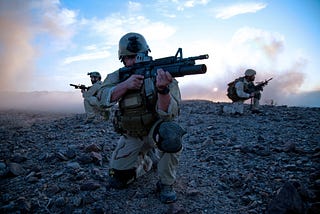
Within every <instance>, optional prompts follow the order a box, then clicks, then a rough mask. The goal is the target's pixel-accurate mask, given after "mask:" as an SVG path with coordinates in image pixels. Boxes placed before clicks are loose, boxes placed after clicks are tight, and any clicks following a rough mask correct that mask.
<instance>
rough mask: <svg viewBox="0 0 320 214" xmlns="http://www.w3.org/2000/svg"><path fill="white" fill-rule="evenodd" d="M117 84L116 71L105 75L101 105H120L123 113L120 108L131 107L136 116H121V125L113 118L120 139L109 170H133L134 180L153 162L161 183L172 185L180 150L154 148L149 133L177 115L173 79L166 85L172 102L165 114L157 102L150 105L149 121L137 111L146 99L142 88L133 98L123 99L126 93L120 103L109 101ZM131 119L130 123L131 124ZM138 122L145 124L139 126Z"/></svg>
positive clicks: (177, 107)
mask: <svg viewBox="0 0 320 214" xmlns="http://www.w3.org/2000/svg"><path fill="white" fill-rule="evenodd" d="M118 83H119V72H118V71H115V72H113V73H111V74H109V75H108V76H107V78H106V79H105V81H104V82H103V86H102V88H103V90H102V92H103V93H102V94H101V95H100V96H101V103H102V104H103V105H104V106H106V107H111V106H114V105H115V104H116V103H118V102H119V103H120V104H119V109H120V111H121V110H124V109H123V108H130V109H131V110H132V109H133V110H134V111H135V113H134V114H133V115H132V114H131V115H130V116H129V117H125V114H126V113H124V117H123V120H125V121H126V122H124V121H122V122H120V124H119V121H117V118H114V119H113V121H114V123H115V126H117V127H116V128H117V129H121V130H122V131H121V133H122V136H121V137H120V139H119V141H118V144H117V147H116V149H115V150H114V152H113V154H112V158H111V161H110V168H111V169H115V170H120V171H126V170H132V169H135V175H134V177H138V176H141V175H143V174H145V173H146V172H147V171H149V170H150V169H151V165H152V161H156V162H157V169H158V174H159V177H160V181H161V183H163V184H165V185H172V184H173V183H174V182H175V179H176V167H177V165H178V162H179V155H180V153H181V150H180V151H179V152H176V153H165V152H162V151H160V150H158V149H156V148H157V146H156V144H155V142H154V140H153V138H152V132H153V129H154V127H155V125H156V124H157V123H159V121H171V120H173V119H174V118H175V117H176V116H177V115H178V113H179V103H180V101H181V95H180V90H179V87H178V82H177V81H176V80H175V79H174V80H173V81H172V83H171V84H170V85H169V89H170V92H169V93H170V97H171V99H170V105H169V108H168V112H164V111H161V110H160V109H158V108H157V102H156V100H155V102H153V103H152V104H149V106H148V109H149V110H148V111H149V113H151V114H152V115H153V116H152V117H153V118H152V119H150V118H149V117H148V113H146V112H147V111H146V109H144V110H143V108H142V109H141V108H140V107H141V103H140V102H143V101H142V100H145V97H143V90H144V88H142V89H141V90H140V92H138V93H133V95H132V96H126V95H127V94H128V93H127V94H126V95H125V96H123V97H122V98H121V99H120V100H119V101H117V102H113V103H111V102H110V98H111V94H112V92H113V90H114V88H115V86H116V85H117V84H118ZM155 94H156V93H155ZM150 105H151V106H150ZM135 116H137V117H135ZM115 117H116V116H115ZM124 118H126V119H124ZM128 118H129V119H128ZM131 119H132V121H130V120H131ZM141 121H143V122H145V123H144V124H141V123H142V122H141ZM146 121H147V122H146ZM150 121H151V122H150ZM128 124H129V125H128ZM130 124H131V126H130ZM151 159H152V161H151Z"/></svg>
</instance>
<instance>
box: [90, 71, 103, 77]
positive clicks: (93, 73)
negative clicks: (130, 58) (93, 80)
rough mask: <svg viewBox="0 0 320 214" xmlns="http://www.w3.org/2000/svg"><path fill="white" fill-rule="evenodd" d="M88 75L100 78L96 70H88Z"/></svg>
mask: <svg viewBox="0 0 320 214" xmlns="http://www.w3.org/2000/svg"><path fill="white" fill-rule="evenodd" d="M88 75H89V76H90V77H98V78H100V79H101V75H100V73H99V72H97V71H92V72H89V73H88Z"/></svg>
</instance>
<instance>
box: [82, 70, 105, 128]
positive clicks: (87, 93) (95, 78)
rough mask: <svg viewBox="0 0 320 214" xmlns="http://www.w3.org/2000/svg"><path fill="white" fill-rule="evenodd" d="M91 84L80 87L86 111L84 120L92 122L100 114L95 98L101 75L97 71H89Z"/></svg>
mask: <svg viewBox="0 0 320 214" xmlns="http://www.w3.org/2000/svg"><path fill="white" fill-rule="evenodd" d="M88 75H89V76H90V79H91V83H92V86H90V87H88V89H81V92H82V97H83V98H84V100H83V103H84V109H85V111H86V121H85V123H92V122H93V121H94V120H95V119H98V117H100V115H101V110H100V109H99V105H100V104H99V101H98V99H97V97H96V96H97V93H98V90H99V89H100V87H101V84H102V82H101V75H100V73H99V72H97V71H93V72H89V73H88Z"/></svg>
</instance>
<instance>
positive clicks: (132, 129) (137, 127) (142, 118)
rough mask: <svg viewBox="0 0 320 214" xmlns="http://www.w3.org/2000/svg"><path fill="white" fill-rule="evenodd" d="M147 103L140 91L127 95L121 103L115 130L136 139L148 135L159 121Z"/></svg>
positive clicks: (115, 121)
mask: <svg viewBox="0 0 320 214" xmlns="http://www.w3.org/2000/svg"><path fill="white" fill-rule="evenodd" d="M146 106H147V103H146V101H145V99H144V97H143V95H142V94H140V91H136V92H133V93H129V94H127V95H126V96H125V97H124V98H123V99H122V100H121V101H120V102H119V108H120V110H117V111H116V113H115V118H114V121H113V124H114V127H115V130H116V131H117V132H118V133H121V134H129V135H131V136H134V137H141V136H146V135H148V133H149V131H150V129H151V127H152V126H153V124H154V123H155V122H156V121H157V120H158V116H157V114H156V111H155V104H150V106H152V107H153V108H151V109H150V110H148V109H147V107H146Z"/></svg>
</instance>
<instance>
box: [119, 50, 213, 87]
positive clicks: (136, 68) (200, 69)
mask: <svg viewBox="0 0 320 214" xmlns="http://www.w3.org/2000/svg"><path fill="white" fill-rule="evenodd" d="M208 58H209V55H208V54H205V55H200V56H194V57H188V58H182V48H179V49H178V51H177V53H176V55H175V56H169V57H164V58H160V59H155V60H152V57H149V58H148V59H147V61H142V62H138V63H135V64H134V65H133V66H130V67H123V68H120V69H119V78H120V81H121V82H122V81H124V80H126V79H128V78H129V77H130V76H131V75H132V74H140V75H143V76H144V78H145V79H147V78H154V77H156V75H157V69H159V68H162V69H163V70H165V71H168V72H169V73H170V74H171V76H172V77H183V76H185V75H193V74H204V73H206V71H207V67H206V65H205V64H201V65H196V64H195V61H196V60H201V59H208Z"/></svg>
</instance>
